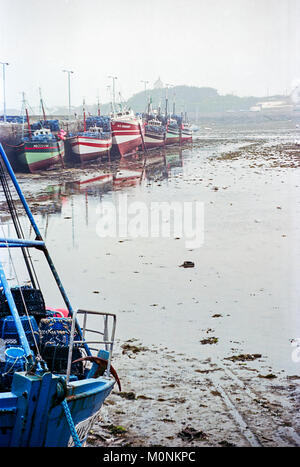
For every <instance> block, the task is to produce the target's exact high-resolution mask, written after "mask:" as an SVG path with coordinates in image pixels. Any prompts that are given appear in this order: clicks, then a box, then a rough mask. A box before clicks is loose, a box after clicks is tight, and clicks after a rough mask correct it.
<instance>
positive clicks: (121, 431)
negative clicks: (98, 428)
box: [107, 425, 127, 435]
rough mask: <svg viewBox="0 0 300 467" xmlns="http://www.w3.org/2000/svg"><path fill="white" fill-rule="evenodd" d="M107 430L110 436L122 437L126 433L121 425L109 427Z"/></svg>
mask: <svg viewBox="0 0 300 467" xmlns="http://www.w3.org/2000/svg"><path fill="white" fill-rule="evenodd" d="M107 429H108V430H109V431H110V433H111V434H112V435H123V434H124V433H126V431H127V430H126V428H124V427H123V426H121V425H118V426H116V425H109V426H108V427H107Z"/></svg>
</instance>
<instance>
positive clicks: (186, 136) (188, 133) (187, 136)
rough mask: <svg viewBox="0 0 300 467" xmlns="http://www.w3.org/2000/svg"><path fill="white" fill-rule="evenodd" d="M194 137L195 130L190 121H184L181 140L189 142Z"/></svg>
mask: <svg viewBox="0 0 300 467" xmlns="http://www.w3.org/2000/svg"><path fill="white" fill-rule="evenodd" d="M192 139H193V130H192V127H191V125H190V124H189V123H183V124H182V127H181V142H182V143H187V142H190V141H192Z"/></svg>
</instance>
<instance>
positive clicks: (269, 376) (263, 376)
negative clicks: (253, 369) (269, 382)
mask: <svg viewBox="0 0 300 467" xmlns="http://www.w3.org/2000/svg"><path fill="white" fill-rule="evenodd" d="M257 376H258V377H259V378H266V379H274V378H277V376H276V375H273V373H269V374H267V375H257Z"/></svg>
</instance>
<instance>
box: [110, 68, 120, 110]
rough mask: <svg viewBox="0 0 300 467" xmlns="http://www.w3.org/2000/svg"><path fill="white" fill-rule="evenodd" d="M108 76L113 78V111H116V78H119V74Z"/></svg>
mask: <svg viewBox="0 0 300 467" xmlns="http://www.w3.org/2000/svg"><path fill="white" fill-rule="evenodd" d="M108 78H111V79H112V80H113V113H115V103H116V102H115V100H116V99H115V80H116V79H118V77H117V76H109V77H108Z"/></svg>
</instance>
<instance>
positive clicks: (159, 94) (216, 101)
mask: <svg viewBox="0 0 300 467" xmlns="http://www.w3.org/2000/svg"><path fill="white" fill-rule="evenodd" d="M147 92H148V96H150V97H151V99H152V103H153V107H154V108H158V107H159V106H160V107H161V110H162V112H164V111H165V97H166V90H165V88H161V89H151V90H148V91H147ZM274 99H283V96H272V97H268V98H262V97H260V98H259V97H254V96H251V97H238V96H235V95H233V94H226V95H220V94H219V93H218V91H217V90H216V89H214V88H210V87H201V88H199V87H196V86H174V87H173V88H170V89H168V101H169V111H170V110H171V111H172V108H173V101H175V110H176V113H179V114H180V113H181V112H185V111H186V112H188V113H189V114H196V113H210V112H228V111H240V110H245V111H246V110H249V109H250V107H252V106H254V105H255V104H256V103H257V102H259V101H262V100H265V101H266V100H274ZM127 103H128V105H129V106H130V107H131V108H132V109H134V110H135V111H136V112H143V111H145V108H146V96H145V92H139V93H137V94H134V95H133V96H132V97H131V98H130V99H129V100H128V101H127Z"/></svg>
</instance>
